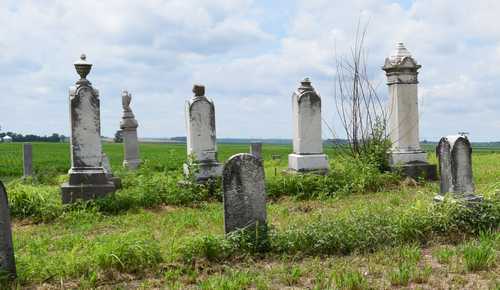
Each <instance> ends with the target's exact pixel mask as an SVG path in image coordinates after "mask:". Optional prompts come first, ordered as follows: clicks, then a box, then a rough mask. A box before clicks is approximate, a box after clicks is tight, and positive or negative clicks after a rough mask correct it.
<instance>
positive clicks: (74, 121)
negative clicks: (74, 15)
mask: <svg viewBox="0 0 500 290" xmlns="http://www.w3.org/2000/svg"><path fill="white" fill-rule="evenodd" d="M91 67H92V65H91V64H89V63H87V62H86V59H85V55H82V57H81V59H80V60H79V61H77V62H76V63H75V68H76V70H77V72H78V74H79V75H80V77H81V79H80V80H79V81H77V82H76V86H74V87H71V88H70V92H69V98H70V118H71V139H70V147H71V169H70V170H69V182H67V183H64V184H63V185H62V186H61V193H62V201H63V203H71V202H75V201H77V200H78V199H82V200H89V199H94V198H97V197H102V196H105V195H107V194H109V193H111V192H114V191H115V185H114V184H113V182H111V181H110V180H109V179H108V178H107V176H106V172H105V170H104V168H103V167H102V148H101V121H100V103H99V92H98V91H97V89H94V88H93V87H92V84H91V83H90V82H89V81H88V80H87V79H86V76H87V75H88V73H89V72H90V69H91Z"/></svg>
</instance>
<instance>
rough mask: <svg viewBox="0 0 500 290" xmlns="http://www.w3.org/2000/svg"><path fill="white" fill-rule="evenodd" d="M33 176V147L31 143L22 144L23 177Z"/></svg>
mask: <svg viewBox="0 0 500 290" xmlns="http://www.w3.org/2000/svg"><path fill="white" fill-rule="evenodd" d="M32 175H33V146H32V145H31V143H24V144H23V176H24V177H28V176H32Z"/></svg>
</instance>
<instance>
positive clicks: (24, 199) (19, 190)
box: [7, 180, 63, 222]
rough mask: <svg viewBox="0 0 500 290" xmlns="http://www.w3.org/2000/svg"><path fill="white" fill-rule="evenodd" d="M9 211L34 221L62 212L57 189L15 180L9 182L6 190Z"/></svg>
mask: <svg viewBox="0 0 500 290" xmlns="http://www.w3.org/2000/svg"><path fill="white" fill-rule="evenodd" d="M7 195H8V199H9V206H10V213H11V215H12V216H14V217H18V218H28V217H29V218H32V219H33V220H34V221H35V222H40V221H51V220H53V219H55V218H57V217H58V216H60V215H61V213H62V211H63V210H62V209H63V207H62V204H61V198H60V194H59V191H58V189H56V188H54V187H50V186H46V185H37V186H34V185H31V184H29V183H24V182H23V181H21V180H17V181H14V182H11V183H9V185H8V191H7Z"/></svg>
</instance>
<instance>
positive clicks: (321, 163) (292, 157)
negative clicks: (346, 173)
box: [288, 154, 329, 174]
mask: <svg viewBox="0 0 500 290" xmlns="http://www.w3.org/2000/svg"><path fill="white" fill-rule="evenodd" d="M328 170H329V165H328V157H327V156H326V154H309V155H301V154H289V155H288V171H289V172H299V173H306V172H307V173H310V172H317V173H321V174H326V173H328Z"/></svg>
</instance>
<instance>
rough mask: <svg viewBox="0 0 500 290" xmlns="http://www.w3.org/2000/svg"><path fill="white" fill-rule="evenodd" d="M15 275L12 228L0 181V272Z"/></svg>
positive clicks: (5, 196) (4, 193)
mask: <svg viewBox="0 0 500 290" xmlns="http://www.w3.org/2000/svg"><path fill="white" fill-rule="evenodd" d="M3 273H5V274H7V275H8V277H9V278H11V279H13V278H15V277H16V261H15V259H14V247H13V244H12V229H11V224H10V210H9V202H8V199H7V191H6V190H5V187H4V186H3V183H2V182H1V181H0V274H3Z"/></svg>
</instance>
